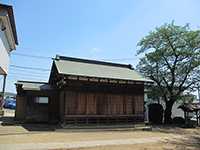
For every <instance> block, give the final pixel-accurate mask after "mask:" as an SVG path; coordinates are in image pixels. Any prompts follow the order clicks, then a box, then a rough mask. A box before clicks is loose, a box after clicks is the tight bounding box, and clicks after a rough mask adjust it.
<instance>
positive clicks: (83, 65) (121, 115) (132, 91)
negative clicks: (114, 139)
mask: <svg viewBox="0 0 200 150" xmlns="http://www.w3.org/2000/svg"><path fill="white" fill-rule="evenodd" d="M150 82H152V81H151V80H149V79H145V78H144V77H142V76H141V75H140V74H139V73H138V72H136V71H135V70H134V69H133V68H132V67H131V65H124V64H116V63H110V62H103V61H96V60H86V59H79V58H72V57H64V56H57V57H56V58H55V59H54V60H53V64H52V68H51V74H50V78H49V82H48V83H40V82H28V81H18V82H17V83H16V88H17V108H16V119H18V120H29V121H48V122H64V123H66V124H68V123H70V124H71V123H114V122H117V123H121V122H133V123H137V122H143V121H144V84H145V83H150Z"/></svg>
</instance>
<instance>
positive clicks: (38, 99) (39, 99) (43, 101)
mask: <svg viewBox="0 0 200 150" xmlns="http://www.w3.org/2000/svg"><path fill="white" fill-rule="evenodd" d="M35 103H38V104H48V103H49V98H48V97H35Z"/></svg>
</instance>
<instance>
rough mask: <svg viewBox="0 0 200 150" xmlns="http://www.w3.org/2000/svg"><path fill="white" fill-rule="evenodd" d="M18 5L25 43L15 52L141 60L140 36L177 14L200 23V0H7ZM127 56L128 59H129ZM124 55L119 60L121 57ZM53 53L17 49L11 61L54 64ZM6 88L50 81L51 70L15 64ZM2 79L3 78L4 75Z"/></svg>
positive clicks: (20, 31)
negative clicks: (21, 67)
mask: <svg viewBox="0 0 200 150" xmlns="http://www.w3.org/2000/svg"><path fill="white" fill-rule="evenodd" d="M2 2H3V3H6V4H10V5H13V7H14V13H15V20H16V26H17V33H18V39H19V46H18V47H17V49H16V51H15V52H13V54H15V53H22V54H29V55H39V56H50V57H54V56H55V55H56V54H60V55H66V56H74V57H81V58H90V59H106V60H110V61H114V62H120V63H128V64H132V65H133V66H135V65H136V64H137V63H138V60H139V58H138V56H136V50H137V49H138V47H137V43H138V41H139V40H140V39H141V38H142V37H144V36H145V35H147V34H148V32H149V31H151V30H153V29H154V28H155V27H157V26H160V25H162V24H164V23H170V22H171V21H172V20H174V21H175V23H176V24H178V25H185V24H186V23H190V24H191V27H192V28H194V29H197V28H200V20H199V6H200V1H199V0H151V1H150V0H56V1H53V0H2ZM124 58H126V59H124ZM118 59H119V60H118ZM51 62H52V61H51V59H36V58H29V57H22V56H18V55H11V64H14V65H18V66H27V67H40V68H47V69H50V67H51ZM9 71H10V72H9V73H10V74H9V76H8V80H7V87H6V90H7V91H10V92H15V86H14V83H15V82H16V81H17V80H39V81H47V80H48V72H44V71H43V72H42V71H39V70H38V71H36V70H35V71H31V70H30V71H27V72H24V71H22V70H20V69H17V68H11V67H10V70H9ZM0 79H1V78H0Z"/></svg>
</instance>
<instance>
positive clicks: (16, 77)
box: [8, 75, 48, 81]
mask: <svg viewBox="0 0 200 150" xmlns="http://www.w3.org/2000/svg"><path fill="white" fill-rule="evenodd" d="M8 78H13V79H15V80H31V79H33V80H37V81H38V80H39V81H41V80H42V81H44V80H45V81H47V80H48V78H45V79H44V78H39V77H31V76H29V77H24V76H23V77H22V76H16V75H8Z"/></svg>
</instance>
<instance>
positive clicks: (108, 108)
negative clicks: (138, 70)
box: [61, 91, 143, 116]
mask: <svg viewBox="0 0 200 150" xmlns="http://www.w3.org/2000/svg"><path fill="white" fill-rule="evenodd" d="M61 93H62V92H61ZM65 95H66V96H65V115H66V116H67V115H123V114H124V115H130V114H139V113H140V114H141V113H143V96H142V95H138V96H133V95H119V94H105V93H84V92H73V91H65ZM61 97H63V96H61ZM61 105H62V104H61Z"/></svg>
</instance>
